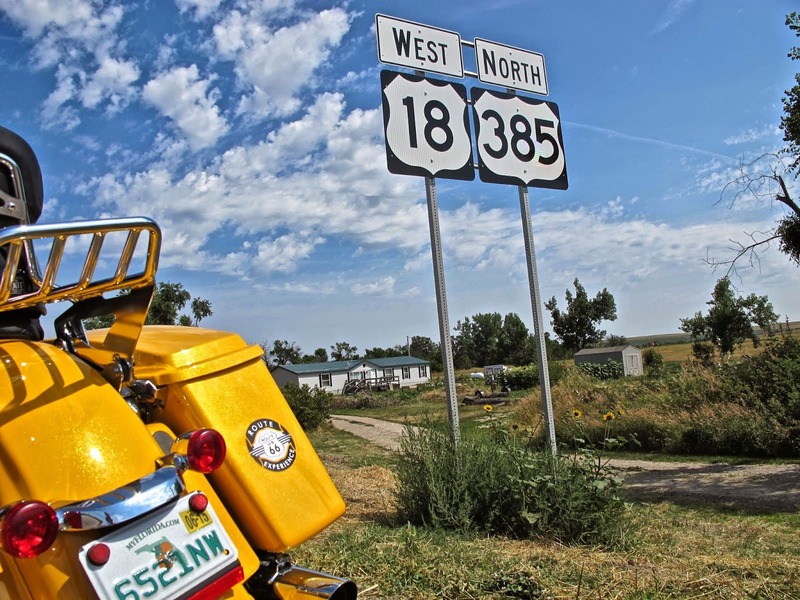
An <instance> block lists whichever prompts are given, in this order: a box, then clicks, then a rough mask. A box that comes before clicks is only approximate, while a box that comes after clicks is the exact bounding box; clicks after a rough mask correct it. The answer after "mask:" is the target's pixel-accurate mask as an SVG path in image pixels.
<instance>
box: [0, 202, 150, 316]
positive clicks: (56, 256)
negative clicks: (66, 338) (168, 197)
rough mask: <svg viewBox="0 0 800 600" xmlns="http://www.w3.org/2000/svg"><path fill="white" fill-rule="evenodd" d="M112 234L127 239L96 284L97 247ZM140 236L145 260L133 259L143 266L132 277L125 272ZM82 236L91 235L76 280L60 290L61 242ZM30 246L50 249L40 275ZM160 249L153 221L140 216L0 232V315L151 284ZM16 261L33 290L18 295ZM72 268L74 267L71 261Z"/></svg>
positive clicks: (5, 229)
mask: <svg viewBox="0 0 800 600" xmlns="http://www.w3.org/2000/svg"><path fill="white" fill-rule="evenodd" d="M117 232H121V234H120V235H121V236H125V235H126V233H127V236H126V238H125V242H124V243H123V244H122V250H121V252H120V253H119V259H118V261H117V263H116V269H115V270H114V275H113V276H111V277H104V278H102V279H96V277H97V273H96V272H97V267H98V262H99V259H100V253H101V250H102V248H103V242H104V241H105V240H106V238H107V237H108V235H109V234H113V233H117ZM143 233H144V234H146V236H147V239H146V242H147V250H146V255H145V256H144V257H143V258H142V259H139V260H141V261H142V262H143V267H142V269H141V270H140V271H138V272H134V273H130V272H129V271H130V268H131V264H132V262H133V260H134V257H135V256H138V255H137V247H138V245H139V242H140V238H141V236H142V234H143ZM86 235H90V236H91V241H90V242H89V246H88V250H87V251H86V255H85V258H84V259H83V267H82V269H81V272H80V275H79V276H78V277H77V281H76V282H74V283H70V284H66V285H63V284H56V278H57V276H58V274H59V269H60V267H61V263H62V259H63V258H64V251H65V249H66V247H67V242H68V241H69V240H70V238H73V239H74V240H77V237H78V236H86ZM34 243H39V244H41V245H47V244H48V243H49V244H50V251H49V256H48V259H47V263H46V264H45V268H44V271H43V272H40V270H39V268H38V265H37V261H36V258H35V253H34V248H33V246H34ZM160 249H161V230H160V228H159V227H158V225H157V224H156V223H155V221H152V220H151V219H148V218H145V217H131V218H123V219H99V220H93V221H78V222H74V223H57V224H44V225H18V226H13V227H6V228H3V229H0V260H2V258H3V255H5V256H4V258H5V264H4V265H3V266H2V274H1V275H0V311H5V310H12V309H17V308H27V307H31V306H35V305H37V304H42V303H52V302H59V301H61V300H70V301H72V302H78V301H81V300H86V299H88V298H92V297H96V296H101V295H102V294H104V293H106V292H113V291H117V290H121V289H123V288H130V289H137V288H141V287H144V286H147V285H153V284H154V282H155V274H156V270H157V268H158V257H159V252H160ZM112 256H113V255H112ZM103 258H104V259H105V258H108V257H107V256H104V257H103ZM21 261H25V262H24V263H23V264H24V266H25V267H26V270H27V273H28V276H29V279H30V280H31V282H32V284H33V288H34V289H33V291H24V292H20V290H19V289H17V290H15V289H14V286H15V281H16V278H17V272H18V270H19V268H20V266H21V265H20V263H21ZM0 264H2V263H0ZM73 264H79V263H77V261H76V262H75V263H73Z"/></svg>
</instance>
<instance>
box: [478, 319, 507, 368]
mask: <svg viewBox="0 0 800 600" xmlns="http://www.w3.org/2000/svg"><path fill="white" fill-rule="evenodd" d="M472 323H473V324H474V326H475V328H474V333H473V336H474V340H475V358H476V361H477V362H476V364H475V366H478V367H484V366H486V365H494V364H498V363H500V337H501V336H502V334H503V318H502V317H501V316H500V313H478V314H476V315H474V316H473V317H472Z"/></svg>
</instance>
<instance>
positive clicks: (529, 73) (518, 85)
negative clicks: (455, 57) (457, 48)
mask: <svg viewBox="0 0 800 600" xmlns="http://www.w3.org/2000/svg"><path fill="white" fill-rule="evenodd" d="M475 61H476V63H477V65H478V79H480V80H481V81H482V82H483V83H491V84H494V85H499V86H502V87H506V88H512V89H515V90H523V91H525V92H531V93H533V94H541V95H542V96H547V93H548V90H547V74H546V73H545V70H544V56H542V55H541V54H539V53H538V52H530V51H528V50H521V49H520V48H514V47H513V46H506V45H504V44H498V43H496V42H490V41H489V40H483V39H480V38H475Z"/></svg>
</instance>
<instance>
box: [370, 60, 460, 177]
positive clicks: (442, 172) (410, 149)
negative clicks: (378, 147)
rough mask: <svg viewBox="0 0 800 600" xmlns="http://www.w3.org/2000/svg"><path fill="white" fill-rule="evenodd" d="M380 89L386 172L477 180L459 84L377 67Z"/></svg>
mask: <svg viewBox="0 0 800 600" xmlns="http://www.w3.org/2000/svg"><path fill="white" fill-rule="evenodd" d="M381 90H382V92H383V128H384V134H385V138H386V158H387V163H388V167H389V171H390V172H392V173H398V174H401V175H419V176H423V177H444V178H446V179H463V180H472V179H475V170H474V168H473V165H472V140H471V137H470V127H469V111H468V109H467V90H466V88H465V87H464V86H463V85H461V84H459V83H449V82H446V81H439V80H436V79H430V78H426V77H419V76H417V75H407V74H405V73H399V72H396V71H381Z"/></svg>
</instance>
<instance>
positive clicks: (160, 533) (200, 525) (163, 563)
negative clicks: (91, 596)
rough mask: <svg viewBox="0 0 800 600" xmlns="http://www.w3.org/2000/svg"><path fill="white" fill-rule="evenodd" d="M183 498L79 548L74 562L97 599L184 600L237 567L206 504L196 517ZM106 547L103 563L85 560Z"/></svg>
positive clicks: (234, 554) (226, 538)
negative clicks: (101, 546)
mask: <svg viewBox="0 0 800 600" xmlns="http://www.w3.org/2000/svg"><path fill="white" fill-rule="evenodd" d="M190 497H191V496H188V495H187V496H184V497H182V498H181V499H179V500H178V502H177V503H175V504H170V505H168V506H166V507H163V508H161V509H159V510H156V511H154V512H153V513H150V514H148V515H147V516H146V517H144V518H142V519H139V520H137V521H134V522H133V523H131V524H129V525H126V526H125V527H122V528H120V529H118V530H116V531H114V532H112V533H109V534H108V535H106V536H104V537H102V538H100V539H99V540H97V541H94V542H91V543H89V544H86V545H85V546H84V547H83V548H81V549H80V552H79V555H78V557H79V559H80V562H81V564H82V565H83V569H84V571H86V574H87V575H88V577H89V580H90V581H91V582H92V586H93V587H94V589H95V591H96V592H97V595H98V596H99V597H100V598H102V599H103V600H144V599H145V598H146V599H147V600H165V599H173V598H183V597H187V596H189V595H191V594H193V593H195V592H196V591H198V590H200V589H202V588H203V587H204V586H205V585H207V584H209V583H211V582H212V581H214V580H215V579H217V578H218V577H219V576H220V575H221V574H223V573H225V572H227V571H229V570H230V569H232V568H234V567H235V566H236V565H238V564H239V557H238V552H237V550H236V547H235V546H234V545H233V542H232V541H231V539H230V537H229V536H228V534H227V532H226V531H225V529H224V528H223V527H222V524H221V523H220V521H219V519H218V518H217V515H216V513H215V512H214V509H213V508H212V507H211V504H209V505H208V507H207V508H206V510H205V511H203V512H201V513H198V512H195V511H193V510H192V509H190V508H189V498H190ZM99 542H102V543H103V544H106V545H107V546H108V547H109V548H110V550H111V552H110V557H109V560H108V562H106V563H105V564H104V565H101V566H97V565H94V564H92V563H91V562H90V561H89V559H88V551H89V549H90V548H91V547H92V546H93V545H94V544H96V543H99Z"/></svg>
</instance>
